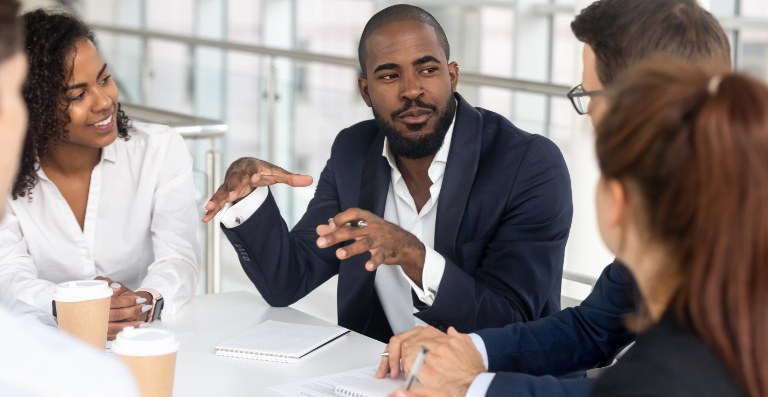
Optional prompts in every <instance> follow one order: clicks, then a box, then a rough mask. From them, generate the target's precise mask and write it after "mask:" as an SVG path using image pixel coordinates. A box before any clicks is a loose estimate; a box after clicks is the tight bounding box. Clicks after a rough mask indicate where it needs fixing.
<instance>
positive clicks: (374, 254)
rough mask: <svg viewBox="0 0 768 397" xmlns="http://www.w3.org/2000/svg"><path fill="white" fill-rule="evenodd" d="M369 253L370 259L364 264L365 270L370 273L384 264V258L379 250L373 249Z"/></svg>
mask: <svg viewBox="0 0 768 397" xmlns="http://www.w3.org/2000/svg"><path fill="white" fill-rule="evenodd" d="M370 251H371V259H370V260H369V261H368V262H365V270H368V271H369V272H372V271H374V270H376V269H377V268H378V267H379V266H381V264H382V263H384V259H385V256H384V253H383V252H381V250H379V249H378V248H374V249H372V250H370Z"/></svg>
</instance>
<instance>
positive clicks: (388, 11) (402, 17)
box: [357, 4, 451, 77]
mask: <svg viewBox="0 0 768 397" xmlns="http://www.w3.org/2000/svg"><path fill="white" fill-rule="evenodd" d="M409 21H416V22H421V23H425V24H427V25H429V26H431V27H432V28H434V29H435V34H437V41H438V42H439V43H440V47H443V51H444V52H445V58H446V59H450V58H451V48H450V46H449V45H448V37H446V36H445V32H444V31H443V27H442V26H440V23H439V22H437V19H435V17H433V16H432V14H430V13H428V12H426V11H425V10H423V9H421V8H419V7H416V6H412V5H408V4H395V5H393V6H389V7H387V8H385V9H383V10H381V11H379V12H377V13H376V15H374V16H372V17H371V19H369V20H368V23H366V24H365V29H363V35H362V36H361V37H360V45H358V47H357V57H358V59H359V61H360V70H362V76H363V77H367V75H368V73H367V71H366V70H365V63H366V60H367V53H366V51H367V50H366V47H365V42H366V41H367V40H368V38H369V37H371V35H372V34H373V32H375V31H376V30H378V29H379V28H380V27H383V26H386V25H389V24H391V23H396V22H409Z"/></svg>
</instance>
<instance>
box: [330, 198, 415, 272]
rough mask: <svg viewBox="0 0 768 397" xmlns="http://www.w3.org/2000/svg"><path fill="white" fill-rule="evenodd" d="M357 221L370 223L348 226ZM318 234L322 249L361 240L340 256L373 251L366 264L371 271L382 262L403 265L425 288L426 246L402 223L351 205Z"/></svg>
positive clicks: (348, 256)
mask: <svg viewBox="0 0 768 397" xmlns="http://www.w3.org/2000/svg"><path fill="white" fill-rule="evenodd" d="M356 220H357V221H364V222H365V223H366V226H364V227H356V226H346V224H347V223H349V222H352V221H356ZM317 234H318V235H320V238H318V239H317V246H318V247H320V248H326V247H330V246H333V245H335V244H338V243H341V242H344V241H348V240H357V241H356V242H355V243H354V244H351V245H348V246H346V247H343V248H339V249H337V250H336V257H337V258H339V259H347V258H351V257H353V256H355V255H359V254H362V253H364V252H370V253H371V259H370V260H368V262H366V263H365V268H366V269H367V270H368V271H374V270H376V268H378V267H379V266H380V265H400V266H401V267H402V268H403V271H404V272H405V274H407V275H408V277H410V278H411V280H413V282H414V283H415V284H416V285H418V286H419V287H421V274H422V270H423V269H424V259H425V256H426V248H425V247H424V244H423V243H422V242H421V241H420V240H419V239H418V238H417V237H416V236H414V235H413V234H411V233H409V232H407V231H405V230H403V229H402V228H401V227H400V226H397V225H395V224H394V223H390V222H387V221H385V220H384V219H381V218H379V217H378V216H376V215H374V214H373V213H371V212H369V211H365V210H361V209H359V208H351V209H348V210H346V211H344V212H342V213H340V214H338V215H336V216H335V217H334V218H333V220H332V221H331V222H330V224H328V225H320V226H318V227H317Z"/></svg>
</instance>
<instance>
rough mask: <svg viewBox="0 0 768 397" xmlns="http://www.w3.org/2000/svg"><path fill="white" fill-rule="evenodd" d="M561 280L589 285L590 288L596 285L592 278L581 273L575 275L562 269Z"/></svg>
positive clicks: (595, 279)
mask: <svg viewBox="0 0 768 397" xmlns="http://www.w3.org/2000/svg"><path fill="white" fill-rule="evenodd" d="M563 278H564V279H566V280H571V281H575V282H577V283H582V284H586V285H589V286H590V287H592V288H594V287H595V284H597V278H596V277H592V276H589V275H586V274H583V273H577V272H573V271H570V270H565V269H563Z"/></svg>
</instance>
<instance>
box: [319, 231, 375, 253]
mask: <svg viewBox="0 0 768 397" xmlns="http://www.w3.org/2000/svg"><path fill="white" fill-rule="evenodd" d="M350 229H353V228H351V227H350ZM342 230H344V229H339V232H340V231H342ZM321 238H323V237H321ZM375 242H376V240H375V239H374V238H373V237H372V236H360V237H357V241H355V243H354V244H350V245H347V246H346V247H343V248H339V249H337V250H336V257H337V258H339V259H347V258H351V257H353V256H355V255H360V254H362V253H364V252H368V250H370V249H371V248H373V244H374V243H375Z"/></svg>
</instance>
